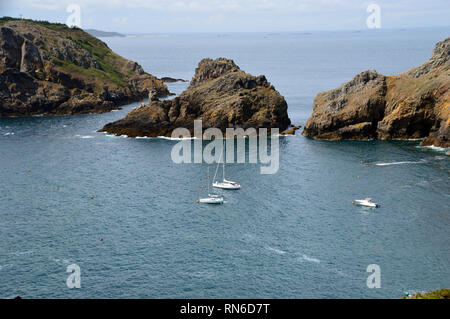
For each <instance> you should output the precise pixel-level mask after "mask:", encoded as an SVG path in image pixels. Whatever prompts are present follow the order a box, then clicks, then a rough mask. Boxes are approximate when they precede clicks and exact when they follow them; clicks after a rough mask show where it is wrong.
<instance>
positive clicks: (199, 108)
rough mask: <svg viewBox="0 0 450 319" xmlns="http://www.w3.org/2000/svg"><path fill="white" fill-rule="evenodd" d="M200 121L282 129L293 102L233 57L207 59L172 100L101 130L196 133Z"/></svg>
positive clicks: (139, 110)
mask: <svg viewBox="0 0 450 319" xmlns="http://www.w3.org/2000/svg"><path fill="white" fill-rule="evenodd" d="M194 120H202V121H203V128H209V127H216V128H219V129H220V130H222V132H225V130H226V128H229V127H232V128H239V127H241V128H243V129H246V128H249V127H253V128H256V129H258V128H262V127H266V128H279V130H280V132H281V131H284V130H285V129H286V128H288V126H289V125H290V123H291V121H290V119H289V117H288V114H287V103H286V101H285V100H284V98H283V96H281V95H280V94H279V93H278V91H277V90H275V88H274V87H273V86H272V85H271V84H270V83H269V82H268V81H267V79H266V78H265V76H263V75H260V76H253V75H250V74H247V73H245V72H244V71H242V70H241V69H240V68H239V67H238V66H237V65H236V64H235V63H234V62H233V61H232V60H229V59H225V58H218V59H216V60H212V59H203V60H202V61H200V63H199V64H198V67H197V68H196V70H195V75H194V77H193V78H192V80H191V82H190V85H189V87H188V88H187V89H186V90H185V91H184V92H183V93H181V94H180V95H179V96H177V97H175V98H174V99H172V100H165V101H153V100H152V101H150V103H149V104H148V105H145V106H143V107H139V108H137V109H135V110H133V111H131V112H130V113H129V114H128V115H127V116H126V117H125V118H123V119H121V120H118V121H116V122H113V123H109V124H107V125H105V127H104V128H103V129H102V130H101V131H104V132H108V133H111V134H116V135H127V136H129V137H136V136H148V137H156V136H170V135H171V133H172V131H173V130H174V129H176V128H179V127H184V128H187V129H189V130H190V131H191V133H193V127H194Z"/></svg>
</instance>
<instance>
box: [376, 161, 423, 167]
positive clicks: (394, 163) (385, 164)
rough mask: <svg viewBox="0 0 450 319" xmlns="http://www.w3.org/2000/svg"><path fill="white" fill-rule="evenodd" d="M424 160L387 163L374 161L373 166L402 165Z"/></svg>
mask: <svg viewBox="0 0 450 319" xmlns="http://www.w3.org/2000/svg"><path fill="white" fill-rule="evenodd" d="M423 162H424V161H418V162H412V161H403V162H388V163H375V164H374V165H375V166H391V165H403V164H420V163H423Z"/></svg>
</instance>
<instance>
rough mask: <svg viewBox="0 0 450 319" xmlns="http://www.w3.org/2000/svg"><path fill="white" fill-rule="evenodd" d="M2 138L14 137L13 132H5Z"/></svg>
mask: <svg viewBox="0 0 450 319" xmlns="http://www.w3.org/2000/svg"><path fill="white" fill-rule="evenodd" d="M3 135H4V136H10V135H14V132H6V133H5V134H3Z"/></svg>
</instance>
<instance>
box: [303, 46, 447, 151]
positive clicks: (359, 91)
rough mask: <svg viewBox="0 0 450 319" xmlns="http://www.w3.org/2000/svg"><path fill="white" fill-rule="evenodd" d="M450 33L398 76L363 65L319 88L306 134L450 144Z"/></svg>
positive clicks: (329, 137)
mask: <svg viewBox="0 0 450 319" xmlns="http://www.w3.org/2000/svg"><path fill="white" fill-rule="evenodd" d="M449 57H450V38H447V39H446V40H443V41H441V42H439V43H437V44H436V48H435V49H434V51H433V55H432V57H431V59H430V60H428V61H427V62H425V63H424V64H422V65H420V66H418V67H416V68H413V69H411V70H410V71H408V72H405V73H402V74H400V75H397V76H383V75H380V74H378V73H377V72H375V71H365V72H362V73H360V74H358V75H356V76H355V77H354V78H353V79H352V80H351V81H349V82H347V83H344V84H343V85H341V86H340V87H339V88H337V89H334V90H331V91H328V92H323V93H319V94H318V95H317V96H316V97H315V99H314V106H313V114H312V115H311V117H310V118H309V119H308V121H307V123H306V125H305V129H304V131H303V135H305V136H312V137H315V138H325V139H368V138H378V139H391V138H400V139H411V138H425V140H424V141H423V142H422V145H436V146H442V147H450V107H449V106H450V102H449V101H450V93H449V88H450V81H449V71H450V62H449V61H450V58H449Z"/></svg>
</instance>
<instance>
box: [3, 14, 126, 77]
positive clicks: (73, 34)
mask: <svg viewBox="0 0 450 319" xmlns="http://www.w3.org/2000/svg"><path fill="white" fill-rule="evenodd" d="M11 21H17V22H19V21H20V22H25V23H34V24H37V25H40V26H43V27H45V28H48V29H51V30H53V31H57V32H58V33H59V34H60V36H61V37H62V38H66V39H68V40H70V41H72V42H74V43H76V44H77V45H79V46H80V47H82V48H83V49H85V50H86V51H88V52H90V53H91V54H92V56H93V57H94V58H95V60H96V61H97V62H98V64H99V65H100V67H101V70H99V69H95V68H87V69H86V68H83V67H81V66H79V65H78V63H77V61H63V60H60V59H57V58H55V57H52V61H53V62H54V63H55V64H56V65H58V66H60V67H61V68H62V69H64V70H65V71H67V72H71V73H72V72H73V73H78V74H82V75H85V76H88V77H93V78H94V80H95V79H102V80H106V81H111V82H113V83H115V84H116V85H118V86H129V84H128V82H127V77H128V76H132V75H133V74H132V73H131V74H130V73H129V72H127V73H126V74H124V73H122V72H121V71H120V69H121V68H122V67H123V65H124V63H125V60H124V59H123V58H122V57H120V56H118V55H116V54H114V53H113V52H112V51H111V50H110V49H109V48H108V46H107V45H106V44H105V43H104V42H102V41H101V40H99V39H97V38H95V37H93V36H92V35H90V34H88V33H86V32H84V31H83V30H82V29H80V28H77V27H72V28H70V27H68V26H67V25H65V24H62V23H54V22H48V21H35V20H30V19H19V18H11V17H2V18H0V26H2V25H4V24H5V23H7V22H11ZM46 36H47V40H48V41H52V43H53V46H58V42H59V41H58V39H59V37H54V36H53V34H47V35H46Z"/></svg>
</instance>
